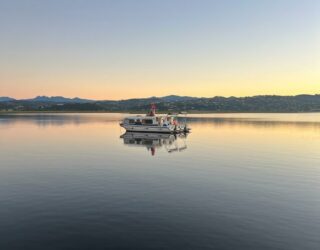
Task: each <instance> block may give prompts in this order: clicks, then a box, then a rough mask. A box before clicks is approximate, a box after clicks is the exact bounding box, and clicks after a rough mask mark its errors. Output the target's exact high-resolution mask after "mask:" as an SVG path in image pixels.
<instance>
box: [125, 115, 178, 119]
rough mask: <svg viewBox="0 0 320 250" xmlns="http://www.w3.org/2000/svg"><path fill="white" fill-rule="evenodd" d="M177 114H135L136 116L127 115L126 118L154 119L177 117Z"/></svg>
mask: <svg viewBox="0 0 320 250" xmlns="http://www.w3.org/2000/svg"><path fill="white" fill-rule="evenodd" d="M176 116H177V115H155V116H150V115H135V116H127V117H125V119H154V118H157V117H176Z"/></svg>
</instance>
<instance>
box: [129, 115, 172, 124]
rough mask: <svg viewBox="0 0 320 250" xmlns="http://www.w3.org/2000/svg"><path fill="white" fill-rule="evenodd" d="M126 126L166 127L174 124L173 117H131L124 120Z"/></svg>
mask: <svg viewBox="0 0 320 250" xmlns="http://www.w3.org/2000/svg"><path fill="white" fill-rule="evenodd" d="M124 124H126V125H144V126H167V125H173V124H175V119H174V117H173V116H132V117H127V118H125V119H124Z"/></svg>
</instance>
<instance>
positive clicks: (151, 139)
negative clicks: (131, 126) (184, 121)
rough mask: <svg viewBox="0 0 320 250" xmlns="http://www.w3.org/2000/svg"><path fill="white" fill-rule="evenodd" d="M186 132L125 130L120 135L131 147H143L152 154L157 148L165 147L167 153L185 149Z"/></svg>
mask: <svg viewBox="0 0 320 250" xmlns="http://www.w3.org/2000/svg"><path fill="white" fill-rule="evenodd" d="M186 137H187V134H185V133H180V134H169V133H141V132H126V133H124V134H123V135H121V136H120V138H121V139H123V143H124V144H125V145H127V146H132V147H142V148H143V147H145V148H147V150H148V151H150V152H151V155H152V156H154V155H155V153H156V150H157V149H160V148H165V150H166V151H167V152H168V153H174V152H181V151H184V150H186V149H187V145H186V141H185V139H186Z"/></svg>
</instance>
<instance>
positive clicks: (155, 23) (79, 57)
mask: <svg viewBox="0 0 320 250" xmlns="http://www.w3.org/2000/svg"><path fill="white" fill-rule="evenodd" d="M319 13H320V1H315V0H314V1H311V0H307V1H302V0H301V1H297V0H265V1H263V0H260V1H257V0H255V1H254V0H242V1H241V0H237V1H235V0H233V1H231V0H229V1H228V0H227V1H222V0H221V1H214V0H212V1H205V0H199V1H188V0H184V1H182V0H181V1H180V0H170V1H169V0H161V1H153V0H148V1H147V0H140V1H138V0H136V1H133V0H132V1H121V0H114V1H107V0H105V1H97V0H96V1H80V0H73V1H72V0H63V1H62V0H52V1H49V0H28V1H25V0H20V1H18V0H10V1H9V0H8V1H4V0H0V32H1V39H0V54H1V57H0V95H1V96H3V95H10V96H14V97H30V96H33V95H38V94H46V95H66V96H81V97H90V98H102V99H118V98H128V97H135V96H137V97H138V96H150V95H166V94H181V95H198V96H214V95H226V96H228V95H238V96H243V95H254V94H271V93H274V94H296V93H300V92H304V93H316V92H320V82H319V80H320V75H319V71H320V68H319V65H320V51H319V44H320V17H319V16H320V15H319ZM133 86H134V87H133Z"/></svg>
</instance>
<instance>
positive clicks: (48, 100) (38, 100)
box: [21, 96, 95, 103]
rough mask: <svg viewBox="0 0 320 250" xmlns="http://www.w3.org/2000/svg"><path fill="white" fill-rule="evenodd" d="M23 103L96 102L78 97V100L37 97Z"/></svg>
mask: <svg viewBox="0 0 320 250" xmlns="http://www.w3.org/2000/svg"><path fill="white" fill-rule="evenodd" d="M21 101H29V102H47V103H50V102H52V103H90V102H95V101H94V100H88V99H80V98H78V97H76V98H66V97H63V96H51V97H48V96H37V97H35V98H33V99H24V100H21Z"/></svg>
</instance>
